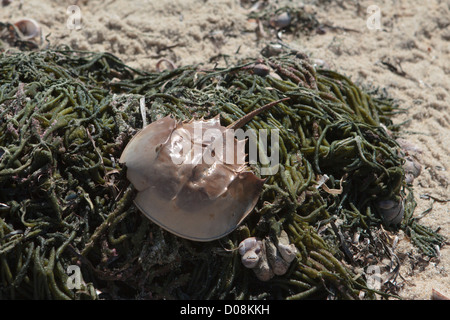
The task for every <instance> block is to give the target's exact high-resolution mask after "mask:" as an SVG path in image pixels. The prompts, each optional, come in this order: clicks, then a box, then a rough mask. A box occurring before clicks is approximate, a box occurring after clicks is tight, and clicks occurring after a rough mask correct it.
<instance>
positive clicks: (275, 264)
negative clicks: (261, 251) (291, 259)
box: [265, 241, 289, 276]
mask: <svg viewBox="0 0 450 320" xmlns="http://www.w3.org/2000/svg"><path fill="white" fill-rule="evenodd" d="M265 245H266V252H267V259H268V260H269V264H270V266H271V268H272V270H273V273H274V274H275V275H277V276H281V275H283V274H285V273H286V272H287V270H288V269H289V263H288V262H287V261H285V260H284V259H283V257H282V256H281V253H280V252H279V251H278V250H277V247H276V246H275V244H274V243H273V242H271V241H266V242H265Z"/></svg>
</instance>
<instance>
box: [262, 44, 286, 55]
mask: <svg viewBox="0 0 450 320" xmlns="http://www.w3.org/2000/svg"><path fill="white" fill-rule="evenodd" d="M281 53H283V46H282V45H281V44H279V43H271V44H268V45H267V46H265V47H264V48H263V49H262V50H261V54H262V55H263V56H264V57H266V58H270V57H273V56H277V55H279V54H281Z"/></svg>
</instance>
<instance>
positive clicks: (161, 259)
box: [0, 48, 445, 299]
mask: <svg viewBox="0 0 450 320" xmlns="http://www.w3.org/2000/svg"><path fill="white" fill-rule="evenodd" d="M256 62H258V63H263V64H265V65H266V66H270V67H271V68H272V70H273V72H274V73H276V76H275V75H273V74H264V75H258V74H256V73H255V72H253V71H252V70H253V69H252V67H253V65H254V63H256ZM0 74H1V79H0V115H1V119H0V128H1V130H0V204H1V205H0V266H1V269H0V298H2V299H15V298H30V299H31V298H36V299H98V298H101V299H118V298H136V299H145V298H152V299H161V298H165V299H167V298H173V299H182V298H190V299H250V298H254V299H269V298H275V299H304V298H323V297H326V296H327V295H331V296H333V297H336V298H339V299H359V298H360V297H362V296H363V297H364V298H367V299H372V298H375V297H376V294H379V295H381V296H382V297H385V298H389V297H390V296H391V294H389V293H387V292H384V291H375V290H373V289H370V288H368V286H367V283H366V279H365V276H364V275H361V274H357V273H356V271H354V269H353V268H352V267H351V266H350V264H349V261H348V259H350V258H349V256H348V254H347V253H348V252H347V251H346V250H345V243H342V237H341V234H344V233H350V234H353V233H355V232H359V233H361V234H362V235H363V237H367V238H370V237H371V236H372V233H373V231H374V230H377V229H379V228H380V226H381V224H382V219H381V218H380V216H379V215H378V214H377V213H376V210H375V208H374V201H376V200H378V199H389V198H393V197H400V198H404V201H405V218H404V219H403V221H402V224H401V226H400V228H401V229H403V230H405V231H406V233H407V235H408V236H410V237H411V239H412V242H413V243H414V244H416V245H417V247H418V248H419V249H420V250H422V251H423V253H424V254H427V255H429V256H435V255H436V254H437V252H436V248H435V246H436V245H438V246H440V245H442V244H443V242H444V240H445V239H444V238H443V237H442V236H441V235H439V234H438V233H437V232H435V231H433V230H430V229H428V228H426V227H424V226H421V225H420V224H419V223H418V222H417V221H416V220H415V218H414V217H413V211H414V207H415V202H414V197H413V192H412V190H408V188H407V187H406V185H405V183H404V179H403V178H404V172H403V169H402V164H403V159H402V156H401V153H400V152H399V151H398V150H399V149H398V146H397V144H396V143H395V140H393V138H392V137H390V136H389V135H388V134H387V133H386V131H385V130H384V129H383V127H382V126H381V125H384V126H387V127H388V128H389V127H391V128H392V127H393V124H392V122H391V120H390V116H391V115H392V113H393V112H395V106H394V104H393V103H392V101H389V100H387V99H384V98H383V97H379V96H377V95H374V94H370V93H368V92H365V91H363V90H362V89H361V88H359V87H357V86H356V85H354V84H353V83H352V82H351V80H350V79H348V78H347V77H345V76H343V75H340V74H339V73H337V72H335V71H332V70H323V69H317V70H316V69H314V68H313V67H312V66H311V64H310V63H309V61H308V60H307V58H305V57H304V56H303V55H297V54H296V53H295V52H294V53H288V54H285V55H281V56H278V57H272V58H261V59H260V60H258V61H257V60H247V61H243V62H242V63H241V64H238V65H235V66H231V67H227V68H222V69H218V68H216V69H211V70H209V69H204V68H202V67H201V66H184V67H181V68H177V69H174V70H166V71H163V72H161V73H151V72H144V71H141V70H136V69H132V68H130V67H128V66H126V65H125V64H124V63H123V62H122V61H120V60H119V59H118V58H116V57H114V56H113V55H111V54H109V53H94V52H81V51H73V50H70V49H69V48H60V49H52V50H46V51H39V52H16V53H14V52H9V53H1V55H0ZM286 97H289V98H290V99H289V100H287V101H284V102H283V103H279V104H278V105H277V106H274V107H273V108H272V109H270V110H269V111H266V112H264V113H262V114H260V115H258V116H257V117H256V118H255V119H253V120H252V121H250V122H249V123H248V124H247V125H246V128H253V129H275V128H276V129H278V130H279V133H280V170H279V171H278V173H277V174H275V175H273V176H270V177H268V179H267V181H266V184H265V185H264V188H263V191H262V193H261V196H260V200H259V202H258V204H257V206H256V208H255V210H254V212H253V213H252V214H251V215H249V217H248V218H247V219H246V220H245V221H244V224H243V225H241V226H240V227H239V228H238V229H237V230H236V231H234V232H233V233H231V234H230V235H229V236H227V237H225V238H223V239H220V240H217V241H213V242H208V243H196V242H192V241H188V240H185V239H180V238H178V237H176V236H174V235H172V234H170V233H167V232H165V231H164V230H162V229H160V228H159V227H158V226H156V225H154V224H152V223H151V222H149V221H148V220H146V218H145V217H144V216H143V215H142V214H140V213H139V211H138V210H137V209H136V207H135V206H134V204H133V201H132V200H133V197H134V194H135V191H134V189H133V187H132V186H131V185H130V183H129V182H128V181H127V179H126V176H125V171H126V168H124V167H122V166H121V165H119V163H118V159H119V157H120V154H121V152H122V151H123V149H124V147H125V145H126V143H127V142H128V141H129V140H130V139H131V138H132V136H133V135H134V134H135V133H136V132H137V131H138V130H139V129H141V128H142V126H143V124H144V123H150V122H152V121H155V120H156V119H159V118H161V117H163V116H166V115H169V114H171V115H173V116H175V117H176V118H178V119H182V120H188V119H192V118H200V117H205V118H210V117H213V116H215V115H217V114H220V115H221V119H222V122H223V124H224V125H228V124H231V123H232V122H234V121H236V120H237V119H239V118H240V117H241V116H243V115H245V114H247V113H249V112H251V111H252V110H254V109H256V108H258V107H261V106H263V105H265V104H267V103H270V102H272V101H276V100H279V99H282V98H286ZM142 98H143V99H144V100H145V106H146V109H145V115H142V113H141V111H140V99H142ZM143 116H145V121H144V119H143V118H142V117H143ZM253 169H254V170H255V172H259V170H260V164H256V165H253ZM323 174H327V175H328V176H329V180H328V182H327V186H328V188H335V189H339V188H340V186H341V183H342V193H340V194H329V193H327V192H325V191H324V190H322V189H320V188H319V189H318V188H316V185H317V180H318V179H319V177H320V176H321V175H323ZM338 220H339V221H341V223H340V224H339V226H336V221H338ZM281 229H283V230H285V231H286V232H287V234H288V236H289V238H290V241H291V242H292V243H294V244H295V245H296V247H297V249H298V252H299V255H298V257H297V259H296V260H295V261H294V262H293V263H292V265H291V267H290V269H289V271H288V273H287V274H286V275H284V276H277V277H275V278H273V279H272V280H270V281H269V282H267V283H262V282H260V281H259V280H257V279H256V277H255V276H254V275H253V273H252V271H251V270H248V269H246V268H244V266H243V265H242V264H241V263H240V256H239V254H238V252H237V248H238V245H239V243H240V241H242V240H243V239H245V238H246V237H249V236H256V237H260V238H264V237H266V236H269V235H270V234H272V233H274V232H279V230H281ZM392 230H393V232H395V230H396V229H395V228H393V229H392ZM376 254H377V255H379V256H383V255H387V254H388V252H387V251H382V252H377V253H376ZM73 265H75V266H79V267H80V270H81V275H82V281H81V285H80V286H79V287H78V288H69V286H68V283H69V282H68V280H70V279H69V276H70V275H69V273H68V271H67V270H68V267H69V266H73ZM360 267H367V265H362V266H360Z"/></svg>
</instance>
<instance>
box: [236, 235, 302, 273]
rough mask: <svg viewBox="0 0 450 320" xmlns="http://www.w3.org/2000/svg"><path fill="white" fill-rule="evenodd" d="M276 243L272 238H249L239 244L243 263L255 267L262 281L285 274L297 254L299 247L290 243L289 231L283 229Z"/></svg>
mask: <svg viewBox="0 0 450 320" xmlns="http://www.w3.org/2000/svg"><path fill="white" fill-rule="evenodd" d="M275 242H276V243H274V242H273V241H271V240H270V238H266V239H263V240H257V239H256V238H254V237H251V238H247V239H245V240H243V241H242V242H241V243H240V244H239V254H240V255H241V256H242V257H241V260H242V264H243V265H244V266H245V267H246V268H249V269H253V271H254V273H255V275H256V277H257V278H258V279H259V280H261V281H268V280H270V279H272V277H273V276H275V275H278V276H281V275H283V274H285V273H286V272H287V271H288V269H289V266H290V264H291V262H292V261H293V260H294V258H295V257H296V254H297V248H295V246H294V245H293V244H289V239H288V236H287V233H286V232H285V231H284V230H283V231H282V232H281V234H280V236H279V237H278V238H277V239H276V241H275Z"/></svg>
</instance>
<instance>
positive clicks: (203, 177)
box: [120, 116, 265, 241]
mask: <svg viewBox="0 0 450 320" xmlns="http://www.w3.org/2000/svg"><path fill="white" fill-rule="evenodd" d="M207 130H209V131H207ZM226 130H228V128H226V127H223V126H221V125H220V119H219V117H218V116H217V117H215V118H212V119H209V120H195V121H190V122H178V121H176V120H175V119H173V118H171V117H170V116H167V117H165V118H163V119H160V120H157V121H155V122H152V123H151V124H149V125H148V126H146V127H145V128H144V129H143V130H142V131H141V132H139V133H138V134H137V135H136V136H134V137H133V139H131V141H130V142H129V143H128V145H127V146H126V147H125V150H124V151H123V153H122V155H121V157H120V163H124V164H125V165H126V167H127V178H128V180H130V182H131V183H132V184H133V186H134V187H135V188H136V190H137V191H138V193H137V196H136V198H135V200H134V202H135V204H136V206H137V207H138V208H139V209H140V210H141V211H142V212H143V213H144V214H145V215H146V216H147V217H148V218H149V219H150V220H152V221H153V222H155V223H156V224H158V225H159V226H161V227H162V228H164V229H166V230H167V231H169V232H171V233H174V234H176V235H178V236H180V237H183V238H187V239H190V240H195V241H211V240H215V239H219V238H221V237H224V236H225V235H227V234H228V233H230V232H232V231H233V230H234V229H235V228H236V227H237V226H238V225H239V224H240V223H241V222H242V221H243V220H244V219H245V217H246V216H247V215H248V214H249V213H250V212H251V211H252V210H253V207H254V206H255V205H256V203H257V201H258V198H259V194H260V192H261V189H262V186H263V184H264V181H265V180H263V179H260V178H258V177H256V176H255V175H254V174H253V173H252V172H251V171H250V169H249V168H248V167H247V166H246V164H245V140H241V141H239V140H237V139H233V143H227V144H224V145H220V146H219V147H218V146H217V145H216V146H215V147H216V148H215V149H213V151H215V154H218V153H223V154H222V159H227V157H226V154H227V153H228V152H230V153H231V152H234V161H231V162H232V163H228V162H226V161H224V162H222V161H220V160H218V159H219V158H215V157H214V156H212V154H213V152H212V151H211V150H212V148H213V145H214V141H218V140H219V139H215V138H218V137H220V136H221V135H222V136H223V135H225V133H226V132H225V131H226ZM207 132H214V133H215V134H216V135H218V136H215V138H214V137H211V136H210V135H208V134H206V133H207ZM199 133H201V134H199ZM207 136H208V137H209V138H208V137H207ZM223 141H224V142H225V141H226V139H223ZM208 155H209V158H208V161H206V158H205V157H206V156H208Z"/></svg>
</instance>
